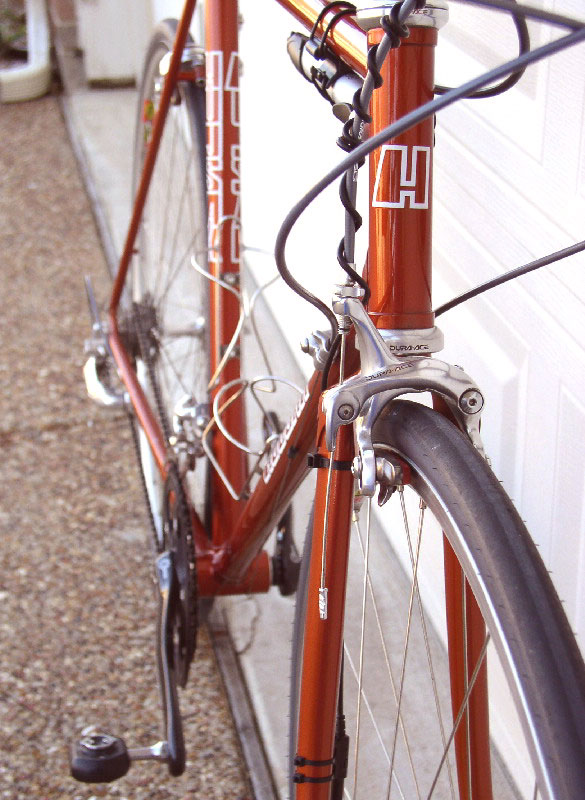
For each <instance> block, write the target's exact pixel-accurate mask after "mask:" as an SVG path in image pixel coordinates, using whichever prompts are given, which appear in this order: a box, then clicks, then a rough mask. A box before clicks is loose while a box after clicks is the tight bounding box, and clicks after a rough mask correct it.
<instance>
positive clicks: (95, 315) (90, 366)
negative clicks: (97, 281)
mask: <svg viewBox="0 0 585 800" xmlns="http://www.w3.org/2000/svg"><path fill="white" fill-rule="evenodd" d="M85 291H86V293H87V302H88V305H89V311H90V314H91V318H92V325H91V338H90V339H87V340H86V342H85V352H86V354H87V356H88V359H87V361H86V362H85V365H84V367H83V377H84V379H85V388H86V391H87V394H88V397H89V398H90V399H91V400H93V401H94V402H95V403H97V404H98V405H100V406H103V407H104V408H123V407H125V406H126V405H127V403H128V395H127V394H126V392H124V391H119V390H116V389H114V388H113V386H112V385H111V377H112V374H113V358H112V355H111V352H110V347H109V343H108V337H107V333H106V330H105V328H104V325H103V323H102V321H101V319H100V313H99V309H98V305H97V302H96V299H95V294H94V291H93V286H92V284H91V279H90V278H89V277H88V276H86V278H85Z"/></svg>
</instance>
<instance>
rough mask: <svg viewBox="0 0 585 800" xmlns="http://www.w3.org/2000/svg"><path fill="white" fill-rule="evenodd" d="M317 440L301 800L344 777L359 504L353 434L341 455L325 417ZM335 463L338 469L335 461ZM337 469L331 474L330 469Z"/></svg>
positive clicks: (345, 437)
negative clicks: (339, 734) (354, 524)
mask: <svg viewBox="0 0 585 800" xmlns="http://www.w3.org/2000/svg"><path fill="white" fill-rule="evenodd" d="M319 430H320V434H319V435H318V455H319V457H320V458H319V468H318V475H317V490H316V496H315V510H314V520H313V547H312V548H311V561H310V572H309V583H308V599H307V613H306V619H305V637H304V650H303V665H302V672H301V687H300V698H301V702H300V718H299V725H298V731H299V734H298V743H297V754H296V758H295V763H294V769H295V772H294V777H293V781H294V782H295V784H297V798H298V800H306V798H309V797H310V798H311V800H317V799H318V800H325V798H329V793H330V788H331V782H332V781H333V780H334V778H336V777H340V775H339V773H340V771H341V777H342V776H343V769H344V765H343V763H340V762H343V760H344V759H343V758H339V755H338V757H337V758H335V754H334V749H335V741H334V739H335V736H334V731H335V727H336V715H337V708H338V691H339V689H338V687H339V683H340V674H341V656H342V652H343V619H344V607H345V588H346V579H347V564H348V557H349V535H350V521H351V513H352V508H353V501H354V477H353V473H352V471H351V463H352V460H353V456H354V440H353V431H352V429H351V428H350V427H345V428H344V429H343V430H341V431H340V434H339V436H338V441H337V446H336V448H335V452H334V453H331V454H330V453H329V451H328V450H327V448H326V445H325V425H324V415H323V414H321V420H320V426H319ZM330 459H332V462H330ZM330 467H331V468H330Z"/></svg>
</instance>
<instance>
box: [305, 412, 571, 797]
mask: <svg viewBox="0 0 585 800" xmlns="http://www.w3.org/2000/svg"><path fill="white" fill-rule="evenodd" d="M374 434H375V438H374V441H375V442H377V444H376V450H377V453H378V454H379V455H382V456H385V457H389V458H393V459H396V458H398V459H400V461H401V462H402V464H403V465H406V471H405V480H404V486H403V487H400V488H399V489H398V490H396V491H395V492H394V494H393V496H392V497H391V498H390V500H389V501H388V502H387V504H386V505H385V506H384V507H383V508H382V509H381V510H380V511H381V513H380V514H379V515H378V514H376V517H378V520H376V521H374V519H373V516H374V515H372V521H371V524H370V525H369V526H368V524H367V519H364V517H365V516H367V512H364V513H362V514H361V515H360V517H361V519H360V520H359V521H358V522H356V524H355V526H354V530H353V531H352V544H351V554H350V568H349V573H348V584H347V600H346V616H345V623H344V638H345V643H344V655H343V675H344V680H343V684H344V685H343V713H344V715H345V717H346V723H347V732H348V734H349V737H350V745H349V763H348V772H347V777H346V779H345V782H344V784H343V789H342V790H340V791H339V794H338V796H339V797H348V798H368V800H369V799H370V798H374V799H375V800H378V799H379V798H392V799H394V798H405V799H406V800H411V799H412V798H430V797H432V798H449V799H452V798H456V799H457V800H462V798H465V800H496V799H497V800H504V799H505V798H513V799H514V800H516V799H517V798H527V799H528V800H534V798H539V799H540V798H555V800H560V799H561V798H562V799H563V800H569V799H570V798H576V797H579V796H580V793H581V792H582V790H583V786H584V785H585V783H584V780H585V671H584V668H583V663H582V660H581V657H580V654H579V652H578V649H577V646H576V643H575V640H574V638H573V635H572V633H571V630H570V628H569V625H568V623H567V621H566V618H565V616H564V613H563V611H562V608H561V605H560V602H559V601H558V598H557V596H556V594H555V592H554V589H553V587H552V584H551V581H550V578H549V576H548V573H547V572H546V570H545V568H544V566H543V564H542V562H541V559H540V557H539V555H538V552H537V550H536V548H535V547H534V545H533V543H532V542H531V540H530V537H529V535H528V533H527V531H526V529H525V527H524V525H523V523H522V521H521V520H520V519H519V517H518V515H517V513H516V512H515V510H514V508H513V506H512V504H511V502H510V500H509V499H508V498H507V496H506V495H505V493H504V491H503V490H502V488H501V486H500V484H499V483H498V481H497V480H495V478H494V477H493V474H492V473H491V471H490V469H489V467H488V466H487V464H486V462H485V461H484V459H482V458H481V457H480V456H479V454H478V453H477V452H476V451H475V450H474V449H473V447H472V446H471V445H470V444H469V442H468V440H467V439H466V438H465V437H464V436H463V435H462V434H461V433H460V432H459V431H458V430H457V429H456V428H454V426H452V425H451V423H449V422H448V421H447V420H445V419H444V418H443V417H441V416H440V415H438V414H437V413H436V412H434V411H432V410H431V409H428V408H425V407H422V406H420V405H417V404H413V403H409V402H397V403H394V404H393V405H392V407H391V408H390V409H389V410H388V411H387V412H386V413H385V414H384V416H383V418H382V419H381V420H380V421H379V423H378V424H377V425H376V428H375V431H374ZM444 535H445V541H446V542H447V543H446V544H445V546H444ZM309 548H310V542H309V544H308V546H307V550H308V549H309ZM444 551H445V552H444ZM304 561H305V563H304V565H303V566H306V562H307V561H308V554H307V555H305V557H304ZM306 582H307V570H306V569H305V570H303V572H302V574H301V582H300V587H299V599H298V601H297V614H296V620H295V631H294V641H293V664H292V670H293V675H292V692H291V721H292V722H291V733H292V736H291V749H290V757H291V759H292V758H293V757H294V750H295V745H294V744H293V742H296V726H297V719H298V696H299V693H298V680H299V673H300V663H301V658H302V649H303V643H302V639H303V618H304V614H305V606H306V602H307V600H306V593H307V587H306ZM446 608H448V609H449V615H448V616H449V620H450V627H451V630H450V631H448V627H447V614H446ZM303 791H304V792H307V793H306V794H303V797H305V796H306V797H309V796H315V797H326V796H328V795H327V793H326V792H327V790H325V793H323V794H319V792H321V791H322V790H321V789H320V788H315V789H314V790H313V789H310V790H308V791H307V789H306V787H305V788H303ZM312 791H314V792H315V794H314V795H312V794H310V792H312ZM291 794H293V796H294V789H293V791H292V792H291Z"/></svg>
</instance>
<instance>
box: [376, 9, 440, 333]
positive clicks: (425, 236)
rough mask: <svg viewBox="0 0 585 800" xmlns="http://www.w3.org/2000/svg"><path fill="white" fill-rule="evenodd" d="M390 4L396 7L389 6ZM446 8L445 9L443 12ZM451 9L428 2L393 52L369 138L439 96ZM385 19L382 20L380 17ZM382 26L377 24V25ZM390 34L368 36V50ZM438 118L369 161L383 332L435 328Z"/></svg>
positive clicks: (378, 304)
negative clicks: (440, 51) (441, 52)
mask: <svg viewBox="0 0 585 800" xmlns="http://www.w3.org/2000/svg"><path fill="white" fill-rule="evenodd" d="M388 5H391V4H388ZM439 6H441V7H439ZM446 14H447V11H446V6H445V5H444V4H442V3H438V2H437V0H429V2H428V4H427V6H426V7H425V8H424V9H423V10H422V11H421V12H420V13H415V14H413V15H412V16H411V17H410V18H409V20H408V27H409V30H410V35H409V36H408V37H407V38H403V39H402V40H401V44H400V46H399V47H397V48H393V49H391V50H390V52H389V53H388V56H387V58H386V59H385V62H384V65H383V67H382V69H381V72H382V78H383V81H384V83H383V85H382V86H381V88H380V89H378V90H377V91H375V92H374V95H373V98H372V104H371V115H372V122H371V125H370V135H375V134H376V133H378V132H379V131H380V130H382V129H383V128H385V127H386V126H387V125H390V124H391V123H393V122H395V121H396V120H398V119H400V118H401V117H402V116H404V115H405V114H406V113H408V112H409V111H412V110H413V109H414V108H417V107H418V106H420V105H422V104H423V103H426V102H428V101H429V100H432V99H433V90H434V64H435V46H436V44H437V33H438V28H439V26H440V24H442V23H443V22H444V21H445V18H446ZM378 19H379V17H378ZM377 24H379V23H377ZM383 36H384V31H383V30H382V29H381V28H371V29H370V30H369V31H368V47H369V48H370V47H372V46H374V45H375V44H377V43H378V42H379V41H380V40H381V39H382V37H383ZM433 146H434V120H433V119H432V118H430V119H427V120H425V121H424V122H421V123H420V124H418V125H416V126H415V127H414V128H411V129H410V130H408V131H406V132H405V133H403V134H401V135H400V136H398V137H397V138H395V139H392V140H389V141H388V142H386V143H385V144H384V145H383V146H382V147H381V148H379V149H378V150H376V152H375V153H374V154H373V155H372V156H371V157H370V230H369V236H370V246H369V254H368V265H367V273H368V282H369V285H370V289H371V292H372V295H371V299H370V303H369V312H370V315H371V316H372V319H373V320H374V322H375V324H376V327H378V328H383V329H404V328H408V329H429V328H431V327H432V326H433V320H434V316H433V312H432V300H431V232H432V231H431V226H432V180H433V168H432V165H433Z"/></svg>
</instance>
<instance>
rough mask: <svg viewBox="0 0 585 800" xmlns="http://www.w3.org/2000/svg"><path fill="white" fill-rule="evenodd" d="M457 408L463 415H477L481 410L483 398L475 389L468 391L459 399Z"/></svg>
mask: <svg viewBox="0 0 585 800" xmlns="http://www.w3.org/2000/svg"><path fill="white" fill-rule="evenodd" d="M459 408H460V409H461V411H463V412H464V413H465V414H477V413H478V411H481V409H482V408H483V397H482V394H481V392H478V391H477V389H468V390H467V391H466V392H463V394H462V395H461V397H460V398H459Z"/></svg>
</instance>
